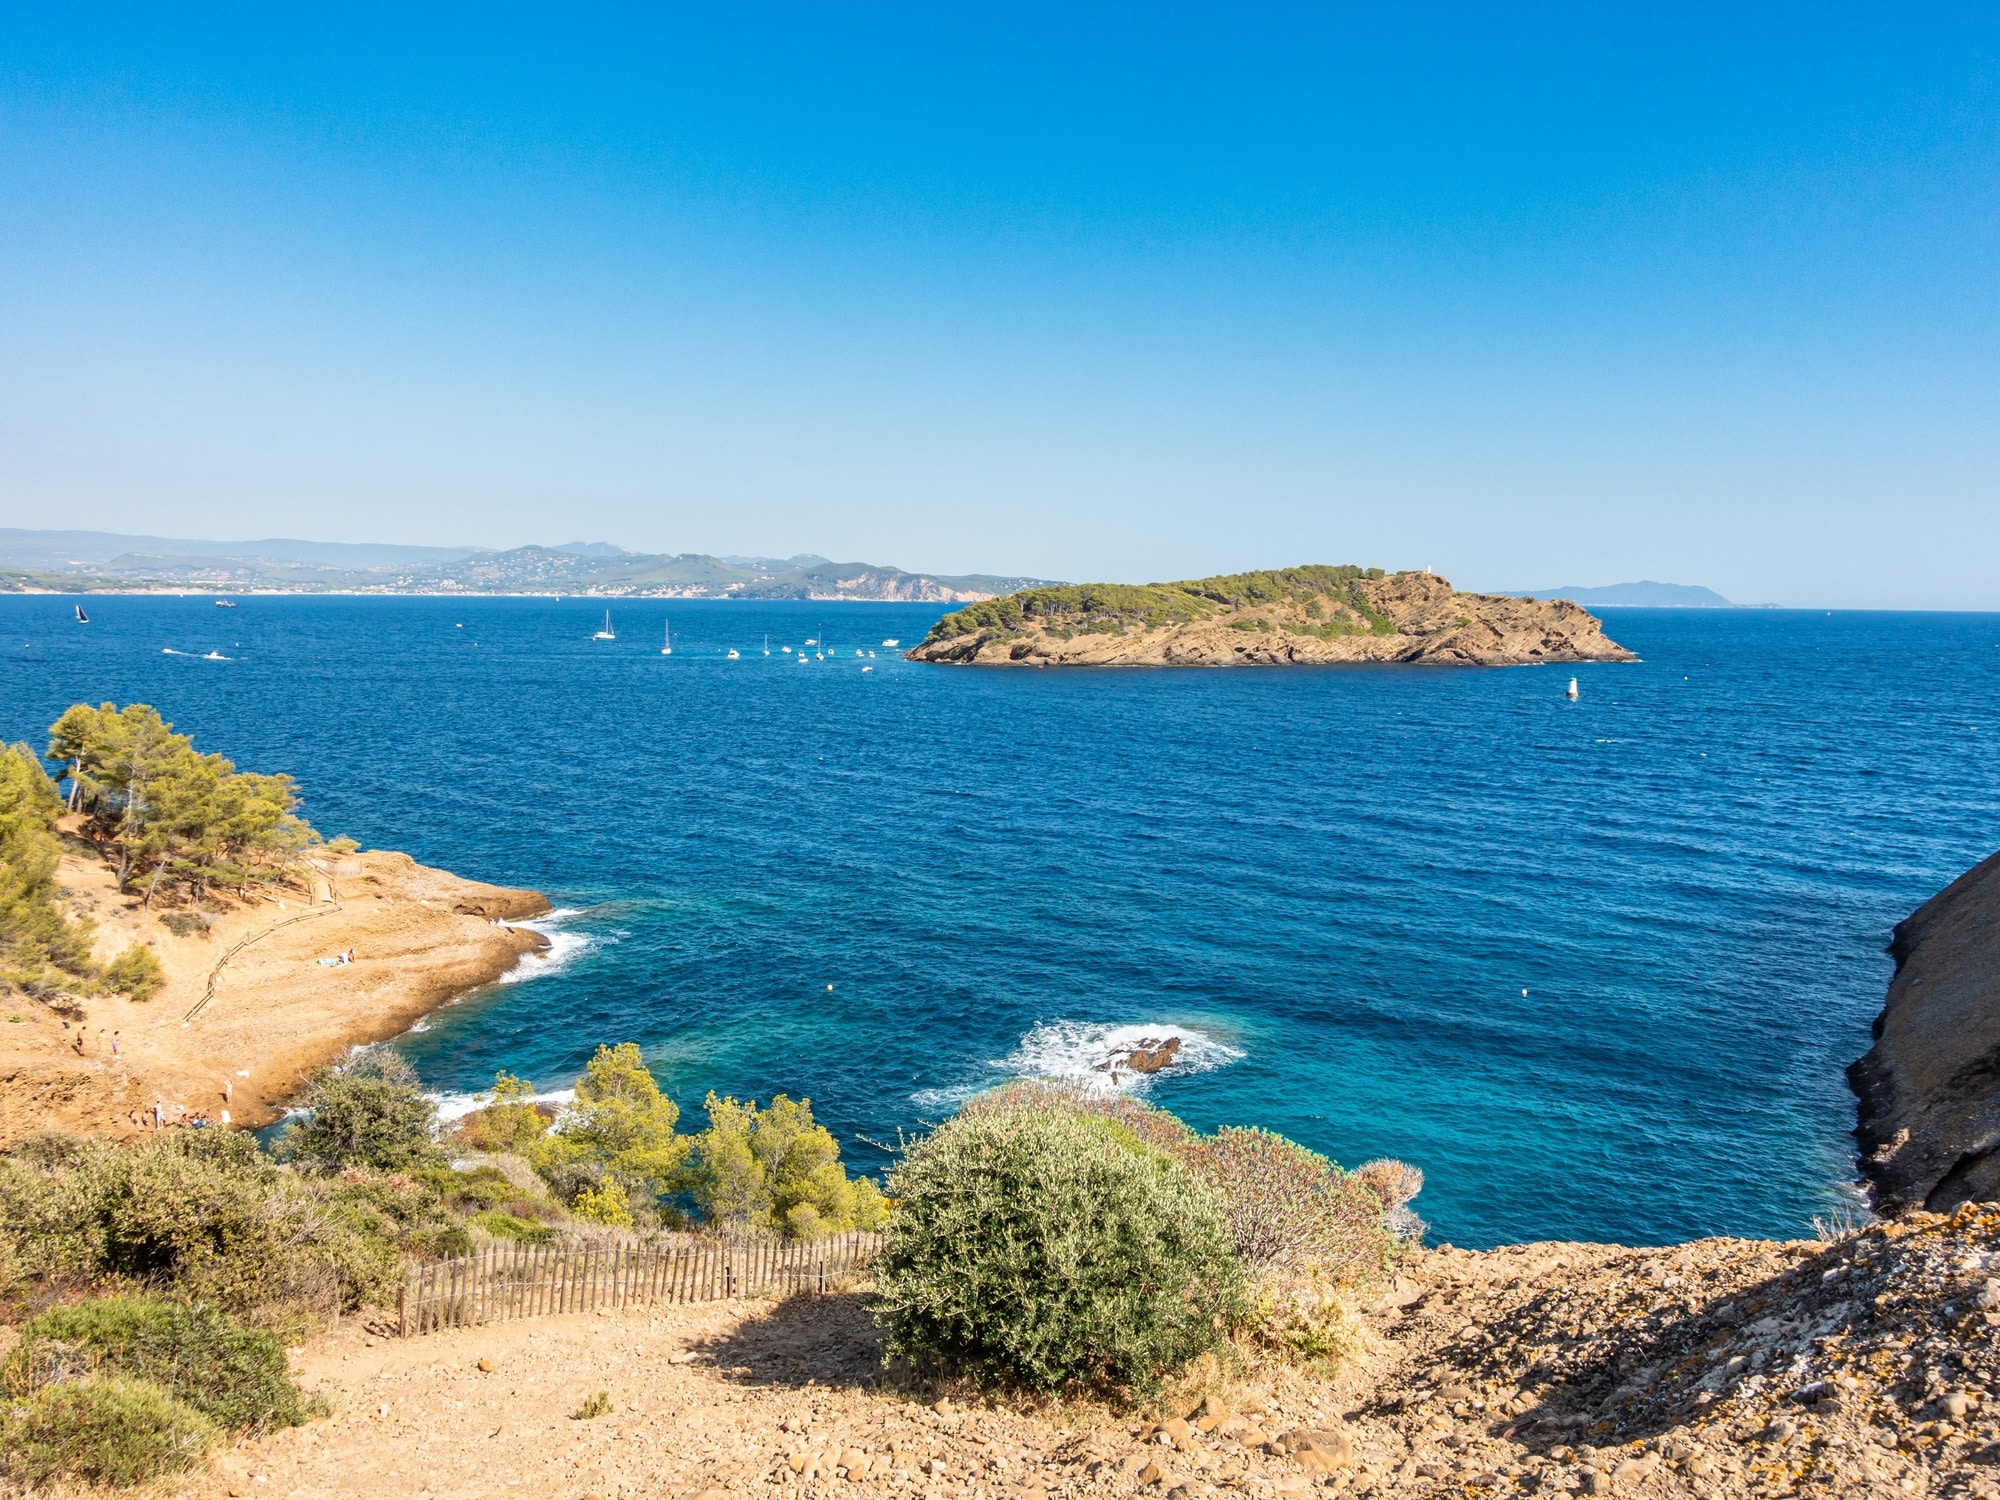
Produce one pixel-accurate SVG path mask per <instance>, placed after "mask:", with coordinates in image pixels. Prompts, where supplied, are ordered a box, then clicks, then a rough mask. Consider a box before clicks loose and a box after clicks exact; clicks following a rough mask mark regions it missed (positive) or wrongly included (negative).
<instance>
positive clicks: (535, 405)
mask: <svg viewBox="0 0 2000 1500" xmlns="http://www.w3.org/2000/svg"><path fill="white" fill-rule="evenodd" d="M10 20H11V24H10V27H9V43H10V45H9V68H8V70H7V72H6V74H5V75H4V77H0V213H4V214H5V215H6V219H7V222H8V224H9V227H10V233H9V234H8V235H7V236H5V237H4V239H0V286H4V287H5V289H6V297H5V301H4V304H0V366H4V368H0V408H4V410H0V525H11V526H19V527H34V528H46V529H89V530H102V531H111V532H129V533H142V534H154V535H162V536H189V537H242V538H245V539H265V538H275V537H299V538H310V539H315V540H324V541H335V542H352V543H371V542H372V543H398V544H405V545H432V546H463V545H487V546H492V547H495V548H499V549H504V548H507V547H512V546H516V545H521V544H525V543H530V542H535V543H540V544H543V545H547V544H548V543H549V538H551V537H554V536H564V537H588V538H592V539H605V540H610V541H613V542H615V543H617V544H618V545H621V546H624V547H627V548H629V549H632V550H635V551H643V552H664V553H686V552H698V553H707V554H712V555H717V556H726V555H732V554H734V555H764V556H773V557H787V556H791V555H795V554H799V553H814V554H818V555H821V556H825V557H829V558H835V559H839V560H843V561H844V560H849V559H854V560H867V561H871V562H878V563H885V564H894V565H896V566H899V567H903V568H905V569H911V570H921V571H925V572H933V573H944V574H952V575H960V574H967V573H993V574H1005V575H1026V576H1040V577H1051V578H1065V579H1074V580H1096V579H1107V580H1109V579H1122V580H1133V581H1137V580H1143V579H1161V578H1180V577H1192V576H1201V575H1205V574H1212V573H1222V572H1234V571H1240V570H1244V569H1248V568H1257V567H1272V566H1285V565H1289V564H1293V563H1300V562H1306V561H1340V562H1356V563H1361V564H1365V565H1374V566H1383V567H1389V568H1396V567H1431V568H1434V569H1435V570H1436V571H1438V572H1440V573H1443V574H1445V575H1446V576H1447V577H1449V578H1451V579H1452V580H1453V581H1454V582H1455V583H1457V584H1459V585H1460V586H1461V587H1466V588H1479V589H1496V588H1531V587H1532V588H1550V587H1568V586H1575V585H1578V583H1579V580H1590V581H1591V583H1592V584H1593V585H1604V584H1612V583H1622V582H1628V581H1637V580H1649V579H1658V580H1671V581H1676V582H1684V583H1690V584H1699V585H1703V586H1706V587H1709V588H1712V589H1714V590H1716V591H1718V592H1719V593H1721V594H1723V595H1725V596H1727V597H1728V598H1730V599H1733V600H1737V601H1739V602H1755V603H1764V602H1772V603H1779V604H1788V605H1798V606H1801V607H1815V608H1839V607H1865V608H1881V607H1890V608H1899V607H1925V608H1958V609H1989V610H1990V609H1996V608H2000V571H1996V570H1995V569H1994V567H1993V565H1992V562H1991V559H1992V557H1993V556H1995V555H1996V551H2000V505H1996V504H1995V503H1994V490H1995V484H1994V480H1995V475H1996V472H2000V469H1996V458H2000V453H1996V425H1995V423H1994V422H1993V419H1992V413H1993V407H1994V401H1995V396H1996V394H2000V381H1997V380H1996V375H2000V338H1996V336H1995V335H1996V333H2000V327H1996V323H2000V318H1996V289H1995V284H1994V281H1993V276H1992V267H1993V265H1994V264H1995V263H1996V256H1995V251H1996V250H2000V215H1996V214H1995V212H1994V205H1995V204H1996V203H2000V192H1996V188H2000V171H1996V168H2000V90H1997V89H1996V88H1995V86H1994V80H1995V78H1996V76H2000V66H1996V65H2000V17H1996V16H1995V15H1993V14H1991V13H1990V12H1988V11H1985V10H1982V9H1978V8H1974V7H1943V8H1933V9H1930V10H1927V11H1925V12H1924V13H1923V14H1921V15H1920V16H1911V15H1892V14H1887V13H1880V12H1876V11H1872V10H1869V9H1865V8H1861V7H1851V8H1837V7H1836V8H1826V7H1820V8H1815V9H1814V10H1812V11H1810V12H1795V11H1792V10H1788V9H1776V8H1764V9H1759V10H1755V11H1747V12H1746V11H1743V10H1740V9H1735V8H1732V9H1727V10H1725V9H1723V8H1720V7H1714V8H1709V9H1705V10H1686V9H1682V10H1676V11H1673V12H1661V13H1657V14H1643V15H1641V14H1633V13H1617V14H1613V13H1604V12H1600V11H1597V10H1593V9H1590V8H1585V7H1567V8H1565V7H1557V8H1551V9H1546V10H1542V11H1537V12H1534V13H1532V14H1529V13H1512V12H1509V13H1505V14H1494V13H1491V12H1485V11H1476V10H1472V9H1466V10H1463V11H1456V12H1430V13H1425V14H1423V15H1420V16H1413V17H1397V16H1393V15H1385V14H1381V13H1377V12H1362V11H1355V12H1326V11H1304V10H1289V9H1279V8H1268V9H1262V10H1255V11H1247V12H1246V11H1242V10H1240V9H1233V10H1228V11H1225V10H1222V9H1221V8H1219V7H1211V8H1196V9H1184V10H1179V11H1174V12H1170V13H1155V12H1146V13H1138V12H1127V11H1123V10H1112V9H1109V8H1097V9H1093V10H1085V11H1078V10H1075V9H1074V8H1065V9H1062V10H1058V9H1055V8H1053V7H1050V8H1046V9H1035V8H1027V9H1023V8H1019V7H1015V8H1010V9H1009V10H1007V11H1006V12H1005V13H994V14H988V15H975V14H949V15H947V14H940V13H935V12H933V11H928V10H922V9H916V8H910V9H898V8H894V7H877V8H872V9H867V10H863V11H850V12H843V13H840V14H839V15H837V16H835V15H831V14H829V13H825V12H821V11H816V10H811V9H806V8H799V9H787V8H784V7H776V6H768V7H760V8H757V9H753V10H739V11H733V12H730V13H728V14H722V13H712V12H700V11H686V12H678V13H666V14H659V15H654V16H650V17H645V18H638V19H634V18H618V19H606V18H601V17H587V16H569V15H564V16H559V17H558V16H548V17H541V18H536V17H524V16H519V15H509V14H501V13H496V12H489V11H485V10H480V11H473V10H469V9H468V10H465V11H463V12H448V11H435V10H434V11H428V12H425V13H423V14H420V15H411V14H408V13H406V12H402V11H390V10H388V9H386V8H372V7H366V6H364V7H360V8H351V9H348V10H344V11H343V12H341V13H339V14H338V15H332V16H320V17H294V16H276V15H271V14H267V13H259V12H252V11H240V12H232V13H221V14H218V13H215V12H207V13H203V14H200V15H182V14H174V13H170V12H165V11H160V10H157V9H149V8H142V7H125V8H121V7H116V6H112V7H101V8H98V9H95V10H92V11H91V12H89V13H88V14H66V13H59V12H46V11H29V10H26V9H24V8H16V9H15V10H13V11H12V12H11V13H10ZM468 537H476V538H477V539H478V540H477V541H476V542H468V541H467V538H468Z"/></svg>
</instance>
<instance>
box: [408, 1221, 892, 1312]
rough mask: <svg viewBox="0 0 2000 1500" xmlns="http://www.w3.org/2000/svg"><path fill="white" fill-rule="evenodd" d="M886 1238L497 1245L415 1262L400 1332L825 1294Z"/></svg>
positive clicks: (410, 1271)
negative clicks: (665, 1305) (671, 1305)
mask: <svg viewBox="0 0 2000 1500" xmlns="http://www.w3.org/2000/svg"><path fill="white" fill-rule="evenodd" d="M881 1243H882V1236H881V1235H879V1234H863V1233H859V1232H855V1233H850V1234H842V1235H835V1236H833V1237H831V1238H829V1239H823V1240H774V1239H720V1240H712V1239H696V1238H692V1237H677V1238H673V1239H657V1240H630V1241H612V1242H602V1241H595V1242H592V1241H559V1242H556V1243H552V1244H546V1245H507V1246H498V1245H496V1246H494V1247H492V1248H490V1249H487V1250H482V1251H480V1252H479V1253H478V1254H476V1255H461V1256H457V1257H454V1258H453V1259H451V1260H442V1261H434V1262H432V1263H431V1264H429V1265H417V1266H411V1267H410V1268H409V1269H408V1271H407V1272H406V1273H405V1275H404V1278H403V1286H402V1290H401V1292H400V1293H399V1294H398V1296H397V1299H396V1321H397V1327H398V1331H399V1332H400V1333H402V1334H403V1335H404V1336H406V1337H407V1336H408V1335H410V1334H417V1333H434V1332H436V1331H437V1330H438V1329H440V1328H462V1327H468V1326H471V1325H473V1324H478V1323H501V1322H506V1321H507V1320H509V1319H512V1318H535V1317H541V1316H542V1315H544V1314H546V1313H576V1312H594V1311H596V1310H597V1309H598V1308H600V1307H642V1306H648V1305H651V1304H655V1303H661V1302H713V1301H716V1300H718V1299H720V1298H723V1297H748V1296H783V1295H784V1294H786V1293H788V1292H801V1291H803V1292H814V1293H820V1292H825V1291H826V1290H828V1288H829V1287H830V1286H832V1285H833V1284H834V1283H836V1282H837V1281H838V1280H840V1279H841V1278H843V1277H847V1276H851V1275H853V1274H854V1273H855V1272H857V1271H859V1270H861V1269H862V1267H864V1266H865V1265H866V1264H867V1263H868V1261H869V1260H870V1259H871V1258H872V1257H873V1256H874V1254H875V1252H876V1250H877V1249H879V1248H880V1246H881Z"/></svg>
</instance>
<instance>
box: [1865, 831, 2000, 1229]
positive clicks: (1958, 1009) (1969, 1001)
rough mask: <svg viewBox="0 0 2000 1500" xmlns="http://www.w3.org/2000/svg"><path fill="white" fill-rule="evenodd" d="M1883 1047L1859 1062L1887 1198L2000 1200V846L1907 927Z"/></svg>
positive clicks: (1879, 1025) (1871, 1157)
mask: <svg viewBox="0 0 2000 1500" xmlns="http://www.w3.org/2000/svg"><path fill="white" fill-rule="evenodd" d="M1889 952H1890V954H1891V956H1892V957H1894V959H1895V960H1896V973H1895V977H1894V978H1892V979H1891V980H1890V981H1889V998H1888V1001H1887V1003H1886V1004H1885V1005H1884V1006H1883V1008H1882V1014H1881V1015H1880V1016H1878V1017H1877V1018H1876V1021H1875V1045H1874V1046H1873V1047H1872V1048H1871V1049H1870V1050H1869V1052H1868V1055H1867V1056H1865V1057H1863V1058H1862V1059H1861V1060H1860V1061H1859V1062H1857V1063H1855V1064H1854V1065H1853V1066H1852V1067H1850V1068H1849V1069H1848V1070H1847V1081H1848V1082H1849V1083H1850V1084H1851V1085H1852V1086H1853V1088H1854V1092H1855V1094H1856V1095H1857V1096H1858V1097H1859V1099H1860V1102H1861V1107H1860V1123H1859V1125H1858V1126H1857V1127H1856V1129H1855V1132H1854V1134H1855V1138H1856V1140H1858V1141H1859V1142H1860V1144H1861V1156H1862V1163H1861V1170H1862V1173H1863V1175H1865V1176H1866V1178H1867V1179H1868V1185H1869V1191H1870V1194H1871V1196H1872V1197H1873V1199H1874V1202H1875V1207H1876V1208H1877V1210H1878V1211H1880V1212H1882V1213H1885V1214H1895V1213H1901V1212H1903V1211H1905V1210H1908V1209H1912V1208H1928V1209H1930V1210H1932V1211H1933V1212H1942V1211H1946V1210H1949V1209H1952V1208H1956V1207H1957V1206H1958V1205H1959V1204H1961V1203H1969V1202H1987V1201H1991V1200H1995V1199H2000V854H1996V855H1994V856H1993V857H1992V858H1991V859H1988V860H1986V861H1985V862H1984V863H1982V864H1979V865H1977V866H1975V867H1974V868H1972V869H1971V870H1968V871H1967V872H1966V873H1965V874H1963V875H1961V876H1959V877H1958V879H1956V880H1954V881H1953V882H1952V883H1951V884H1950V885H1948V886H1946V887H1945V888H1944V889H1943V890H1942V891H1940V892H1938V894H1937V895H1935V896H1933V897H1931V899H1930V900H1928V901H1926V902H1925V903H1924V904H1923V905H1922V906H1920V907H1918V908H1917V909H1916V911H1914V912H1913V913H1911V914H1910V916H1909V917H1907V918H1906V919H1905V920H1903V921H1902V922H1899V923H1898V924H1897V925H1896V931H1895V935H1894V937H1893V938H1892V940H1891V942H1890V944H1889Z"/></svg>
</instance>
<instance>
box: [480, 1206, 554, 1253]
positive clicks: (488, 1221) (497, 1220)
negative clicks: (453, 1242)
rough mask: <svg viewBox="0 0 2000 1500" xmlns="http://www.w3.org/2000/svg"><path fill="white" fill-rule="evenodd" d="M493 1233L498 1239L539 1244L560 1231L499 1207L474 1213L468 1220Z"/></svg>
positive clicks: (552, 1237)
mask: <svg viewBox="0 0 2000 1500" xmlns="http://www.w3.org/2000/svg"><path fill="white" fill-rule="evenodd" d="M466 1223H468V1224H474V1225H477V1226H478V1227H479V1228H481V1229H483V1230H485V1231H486V1232H487V1233H488V1234H490V1235H492V1236H493V1238H495V1239H496V1240H513V1241H516V1242H517V1243H519V1244H523V1245H539V1244H542V1243H544V1242H545V1241H548V1240H552V1239H554V1238H555V1237H556V1235H557V1233H558V1231H557V1230H556V1229H555V1228H554V1227H553V1226H551V1225H548V1224H542V1223H538V1222H537V1221H535V1220H534V1219H522V1218H516V1217H515V1216H514V1215H513V1214H507V1213H501V1212H500V1211H499V1210H497V1209H492V1210H488V1211H487V1212H485V1213H478V1214H474V1215H473V1216H472V1217H471V1218H469V1219H467V1220H466Z"/></svg>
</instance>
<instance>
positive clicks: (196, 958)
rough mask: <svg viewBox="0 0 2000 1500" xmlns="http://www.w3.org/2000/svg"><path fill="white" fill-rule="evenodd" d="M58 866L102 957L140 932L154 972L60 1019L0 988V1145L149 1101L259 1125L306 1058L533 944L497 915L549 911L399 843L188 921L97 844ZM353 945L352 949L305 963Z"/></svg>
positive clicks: (483, 973) (402, 1024) (461, 986)
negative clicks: (123, 877)
mask: <svg viewBox="0 0 2000 1500" xmlns="http://www.w3.org/2000/svg"><path fill="white" fill-rule="evenodd" d="M58 878H59V879H60V880H61V882H62V884H63V886H64V887H65V888H66V889H67V891H68V892H69V898H68V899H69V904H70V905H71V906H72V908H73V909H75V910H76V911H78V912H79V913H82V914H84V915H88V916H89V917H91V918H92V919H93V920H94V921H95V922H96V923H97V924H98V932H97V942H96V952H97V956H98V957H99V958H100V959H108V958H110V957H112V956H113V955H115V954H117V953H119V952H121V951H122V950H123V949H124V948H126V947H127V946H129V945H130V944H132V943H134V942H143V943H146V944H148V945H149V946H150V947H151V948H152V949H153V952H154V953H155V954H156V955H157V956H158V957H159V959H160V963H161V965H162V967H163V968H164V969H165V971H166V976H167V984H166V988H165V989H164V990H162V991H161V992H160V993H159V994H158V995H156V996H155V997H154V998H153V999H151V1000H149V1001H146V1002H144V1003H137V1002H133V1001H130V1000H127V999H125V998H124V997H123V996H115V995H108V996H95V997H90V998H87V999H85V1000H83V1001H82V1003H81V1009H82V1017H81V1019H76V1018H74V1017H71V1018H69V1019H68V1023H67V1024H65V1017H64V1016H63V1015H61V1014H59V1013H58V1012H57V1010H55V1009H54V1008H52V1007H51V1006H49V1005H47V1004H43V1003H40V1002H37V1001H34V1000H30V999H28V998H26V997H23V996H19V995H14V996H8V997H7V998H6V999H5V1000H4V1001H0V1146H4V1145H8V1144H11V1143H13V1142H15V1141H18V1140H20V1139H21V1138H22V1137H23V1136H26V1135H29V1134H31V1133H33V1132H34V1131H37V1130H49V1129H62V1130H73V1131H79V1132H84V1133H89V1134H98V1135H129V1134H132V1133H134V1132H136V1131H137V1130H139V1129H140V1128H141V1127H140V1120H141V1118H142V1117H143V1118H145V1119H148V1120H149V1119H150V1117H151V1113H152V1109H153V1106H154V1104H155V1103H156V1102H157V1103H159V1104H160V1106H161V1107H162V1110H163V1113H164V1114H165V1115H166V1117H167V1118H169V1119H173V1118H177V1117H180V1116H182V1115H184V1114H186V1113H189V1112H192V1111H196V1110H204V1111H207V1112H208V1113H209V1114H210V1115H211V1116H215V1115H217V1114H218V1113H219V1112H220V1111H221V1110H223V1109H225V1108H226V1109H228V1110H229V1111H230V1114H231V1117H232V1119H233V1121H234V1122H235V1123H236V1124H239V1125H250V1126H256V1125H262V1124H267V1123H269V1122H270V1121H271V1120H273V1119H276V1118H277V1116H278V1114H279V1113H280V1112H281V1110H282V1107H283V1103H284V1101H285V1100H286V1099H287V1098H289V1097H290V1096H291V1095H292V1094H293V1093H295V1092H296V1091H297V1088H298V1085H299V1079H300V1075H301V1074H303V1073H304V1072H306V1071H307V1070H309V1069H311V1068H314V1067H317V1066H319V1065H320V1064H322V1063H325V1062H328V1061H331V1060H333V1059H335V1058H338V1057H340V1056H342V1055H343V1054H344V1053H345V1052H346V1051H347V1049H348V1048H349V1047H351V1046H353V1045H354V1044H355V1043H358V1042H372V1041H380V1040H383V1039H384V1038H387V1037H392V1036H396V1035H399V1034H401V1033H402V1032H404V1031H406V1030H408V1029H409V1027H410V1026H411V1025H412V1024H413V1023H415V1022H416V1021H417V1020H419V1019H420V1018H421V1017H423V1016H424V1015H425V1014H427V1013H428V1012H430V1011H432V1010H434V1009H436V1008H437V1007H438V1006H439V1005H441V1004H443V1003H444V1002H446V1001H447V1000H449V999H451V998H453V997H454V996H457V995H460V994H463V993H464V992H465V991H467V990H469V989H472V988H474V987H476V986H478V985H481V984H486V983H489V982H490V981H492V980H493V979H495V978H498V977H499V976H500V975H501V974H504V973H506V972H507V971H508V970H509V969H511V968H512V967H513V966H514V965H515V964H516V963H518V962H519V961H520V959H521V957H522V955H523V954H525V953H529V952H532V951H534V950H536V949H538V948H540V947H541V946H543V944H544V943H545V941H546V940H545V939H544V938H543V937H542V936H541V935H540V934H539V933H535V932H530V931H525V930H523V929H519V928H513V927H505V926H501V925H498V924H497V921H496V919H519V918H524V917H532V916H537V915H540V914H541V913H544V912H546V911H547V910H548V909H549V905H548V902H547V901H546V900H545V899H544V898H543V897H541V896H539V895H537V894H536V893H535V892H533V891H517V890H508V889H505V888H503V887H500V886H491V885H482V884H480V883H479V882H477V881H471V880H462V879H460V878H459V877H458V876H456V875H452V874H448V873H447V872H445V871H443V870H432V869H427V868H426V867H424V866H422V865H419V864H417V863H416V862H415V861H414V860H412V859H410V857H409V856H408V855H404V854H393V853H385V852H371V853H365V854H355V855H350V856H348V857H346V858H344V859H338V860H336V859H333V858H331V857H328V858H325V859H323V860H322V861H320V869H319V871H318V872H317V874H316V876H315V878H314V879H313V882H312V884H313V886H314V889H313V890H311V891H300V890H285V891H280V892H278V893H275V894H273V895H271V896H270V897H268V898H265V899H258V900H255V901H252V902H250V903H249V904H247V905H245V906H241V907H238V908H236V909H234V910H231V911H229V912H228V913H227V914H225V915H223V916H222V917H221V918H220V919H219V920H218V921H217V922H216V923H215V924H214V925H213V926H211V927H210V928H209V929H208V930H207V931H206V933H205V934H204V933H196V934H194V935H189V936H180V935H176V934H175V933H173V932H172V931H170V930H169V929H168V928H167V927H166V926H165V925H164V924H163V922H162V921H161V920H160V914H159V913H157V912H149V911H147V910H145V909H144V907H143V906H142V905H141V904H140V903H139V901H138V900H137V899H136V898H134V897H131V896H127V895H120V894H119V893H118V891H117V890H116V887H115V883H114V881H113V879H112V875H111V871H110V870H109V869H107V868H106V867H105V866H104V865H103V863H102V862H100V861H98V860H96V859H94V858H90V857H88V856H84V855H79V854H69V855H66V856H65V857H64V859H63V862H62V867H61V870H60V872H59V877H58ZM315 897H317V899H316V900H315V899H314V898H315ZM239 945H241V946H239ZM232 949H235V950H236V951H235V952H234V953H233V954H232V953H231V950H232ZM350 950H351V951H352V952H353V955H354V958H353V962H351V963H346V964H340V965H338V966H323V965H322V964H321V963H320V962H319V961H320V960H321V959H322V958H329V957H332V956H334V955H336V954H342V953H346V952H348V951H350ZM225 957H226V959H227V961H226V962H224V960H225ZM191 1013H192V1014H191ZM114 1040H115V1042H116V1044H117V1050H116V1051H115V1052H114V1051H113V1042H114ZM79 1041H81V1050H79V1049H78V1043H79ZM225 1095H226V1097H225Z"/></svg>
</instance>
